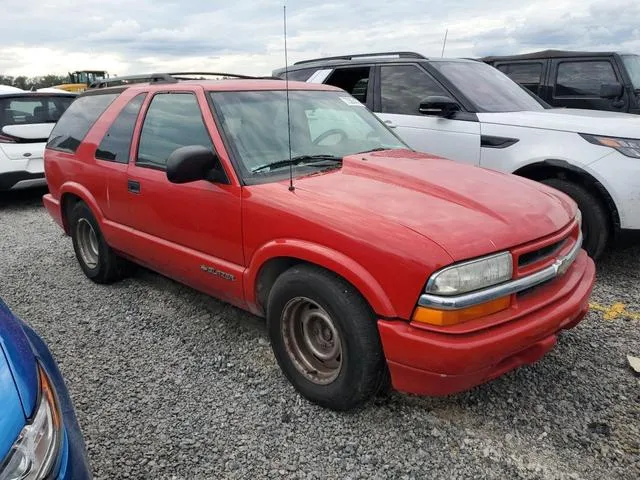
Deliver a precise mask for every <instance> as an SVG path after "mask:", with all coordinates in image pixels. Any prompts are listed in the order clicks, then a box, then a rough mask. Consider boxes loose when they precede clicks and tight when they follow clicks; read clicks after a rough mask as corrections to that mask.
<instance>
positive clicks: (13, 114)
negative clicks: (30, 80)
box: [0, 95, 75, 129]
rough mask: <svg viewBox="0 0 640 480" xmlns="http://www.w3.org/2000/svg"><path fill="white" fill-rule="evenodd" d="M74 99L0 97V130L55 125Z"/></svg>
mask: <svg viewBox="0 0 640 480" xmlns="http://www.w3.org/2000/svg"><path fill="white" fill-rule="evenodd" d="M74 98H75V97H73V96H44V95H30V96H27V97H4V98H3V97H0V129H1V128H2V127H4V126H9V125H25V124H33V123H55V122H57V121H58V119H59V118H60V116H61V115H62V114H63V113H64V111H65V110H66V109H67V107H69V105H71V102H72V101H73V100H74Z"/></svg>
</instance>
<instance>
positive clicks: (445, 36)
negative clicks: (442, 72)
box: [440, 28, 449, 57]
mask: <svg viewBox="0 0 640 480" xmlns="http://www.w3.org/2000/svg"><path fill="white" fill-rule="evenodd" d="M448 33H449V29H448V28H447V29H446V30H445V31H444V41H443V42H442V53H441V54H440V56H441V57H444V47H446V46H447V34H448Z"/></svg>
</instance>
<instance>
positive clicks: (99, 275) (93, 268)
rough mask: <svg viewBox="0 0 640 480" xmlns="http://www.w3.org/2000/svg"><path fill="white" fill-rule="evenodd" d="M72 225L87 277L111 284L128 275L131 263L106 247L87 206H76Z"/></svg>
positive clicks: (79, 258) (78, 204)
mask: <svg viewBox="0 0 640 480" xmlns="http://www.w3.org/2000/svg"><path fill="white" fill-rule="evenodd" d="M69 226H70V230H71V239H72V241H73V249H74V251H75V253H76V258H77V259H78V263H79V264H80V268H82V271H83V272H84V273H85V275H86V276H87V277H89V278H90V279H91V280H93V281H94V282H96V283H111V282H114V281H116V280H119V279H120V278H122V277H124V276H126V275H127V274H128V273H129V271H130V268H131V265H130V263H129V262H127V261H126V260H124V259H123V258H121V257H119V256H118V255H117V254H116V253H115V252H114V251H113V250H112V249H111V247H109V245H107V243H106V242H105V240H104V237H103V236H102V232H101V231H100V227H99V225H98V222H97V221H96V219H95V217H94V216H93V213H92V212H91V209H90V208H89V207H88V206H87V204H86V203H84V202H78V203H76V204H75V205H74V206H73V208H72V209H71V212H70V215H69Z"/></svg>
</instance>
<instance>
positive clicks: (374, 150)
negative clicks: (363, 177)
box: [354, 147, 393, 155]
mask: <svg viewBox="0 0 640 480" xmlns="http://www.w3.org/2000/svg"><path fill="white" fill-rule="evenodd" d="M383 150H393V148H387V147H377V148H372V149H371V150H363V151H362V152H358V153H354V155H360V154H362V153H371V152H382V151H383Z"/></svg>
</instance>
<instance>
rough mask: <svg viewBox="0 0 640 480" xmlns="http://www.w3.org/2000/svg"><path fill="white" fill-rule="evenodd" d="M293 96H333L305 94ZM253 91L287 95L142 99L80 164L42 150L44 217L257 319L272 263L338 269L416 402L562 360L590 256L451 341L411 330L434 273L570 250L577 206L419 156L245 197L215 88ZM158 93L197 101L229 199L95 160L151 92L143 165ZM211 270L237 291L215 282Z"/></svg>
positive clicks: (82, 153) (206, 185)
mask: <svg viewBox="0 0 640 480" xmlns="http://www.w3.org/2000/svg"><path fill="white" fill-rule="evenodd" d="M290 87H291V89H318V90H330V89H333V87H329V86H325V85H313V84H307V83H297V82H291V83H290ZM247 89H252V90H268V89H280V90H282V89H284V82H278V81H271V80H268V81H256V82H253V81H233V80H226V81H220V82H213V83H201V82H188V83H178V84H162V85H154V86H148V85H134V86H131V87H130V88H128V89H127V90H125V91H124V92H123V93H122V94H121V95H120V96H119V97H118V98H117V99H116V100H115V101H114V102H113V103H112V104H111V105H110V106H109V108H108V109H107V110H106V112H105V113H104V114H103V115H102V116H101V118H100V119H99V120H98V121H97V122H96V123H95V125H94V126H93V127H92V128H91V130H90V131H89V132H88V134H87V136H86V137H85V139H84V141H83V143H82V145H81V146H80V147H79V148H78V150H77V151H76V153H75V154H69V153H63V152H59V151H54V150H47V151H46V153H45V170H46V176H47V181H48V183H49V189H50V192H51V193H50V194H48V195H45V197H44V204H45V206H46V208H47V210H48V211H49V213H50V214H51V215H52V217H53V218H54V219H55V220H56V222H58V223H59V224H60V225H61V226H64V222H65V220H64V215H63V212H61V203H63V202H62V199H63V197H64V196H65V195H67V194H69V195H74V196H76V197H79V198H80V199H82V200H84V201H85V202H86V203H87V205H89V207H90V208H91V210H92V211H93V213H94V214H95V216H96V218H97V220H98V222H99V224H100V227H101V229H102V232H103V234H104V237H105V239H106V241H107V242H108V243H109V244H110V245H111V246H112V247H113V248H114V249H115V250H117V251H118V252H120V253H121V254H122V255H124V256H126V257H128V258H130V259H132V260H134V261H137V262H139V263H141V264H143V265H146V266H147V267H150V268H152V269H154V270H157V271H159V272H161V273H163V274H165V275H167V276H169V277H172V278H175V279H176V280H178V281H180V282H183V283H185V284H187V285H190V286H192V287H194V288H196V289H199V290H201V291H203V292H206V293H208V294H211V295H214V296H216V297H219V298H222V299H224V300H226V301H228V302H230V303H232V304H234V305H237V306H239V307H242V308H246V309H248V310H250V311H251V312H253V313H256V314H263V306H262V305H260V304H259V301H258V299H257V298H256V284H257V279H258V278H259V274H260V271H261V269H262V267H263V266H264V265H265V263H266V262H268V261H269V260H271V259H274V258H280V257H292V258H295V259H300V260H303V261H307V262H311V263H315V264H317V265H321V266H323V267H325V268H327V269H329V270H331V271H334V272H335V273H337V274H339V275H341V276H342V277H344V278H345V279H347V280H348V281H349V282H351V283H352V284H353V285H354V286H355V287H356V288H357V289H358V290H359V291H360V292H361V294H362V295H363V297H364V298H365V299H366V300H367V301H368V302H369V304H370V305H371V307H372V309H373V310H374V312H375V313H376V314H377V315H378V316H379V318H384V319H385V320H380V321H379V322H378V324H379V329H380V334H381V338H382V342H383V347H384V350H385V354H386V356H387V358H388V361H389V366H390V369H391V373H392V379H393V384H394V385H395V386H396V388H398V389H401V390H405V391H412V392H417V393H429V394H442V393H450V392H452V391H458V390H460V389H462V388H468V387H470V386H473V385H475V384H477V383H480V382H482V381H485V380H487V379H490V378H493V377H494V376H495V375H496V374H500V373H503V372H504V371H506V370H508V369H511V368H514V367H515V366H517V365H519V364H521V363H528V362H529V361H534V360H535V359H537V358H538V357H539V356H540V355H541V354H543V353H544V352H545V351H546V350H547V349H548V348H550V347H551V346H552V344H553V339H554V338H555V337H554V335H555V334H556V332H557V331H559V330H561V329H562V328H565V327H566V326H567V325H566V324H567V322H570V321H574V320H575V319H578V317H580V316H581V315H583V312H584V310H585V308H586V307H585V305H586V302H587V298H588V295H589V292H590V290H591V288H592V285H593V281H594V268H593V262H591V260H589V259H588V258H587V257H586V255H584V254H582V255H581V256H580V257H579V260H578V261H576V263H575V264H574V266H573V267H572V268H571V269H570V270H569V272H567V274H566V275H565V276H564V277H562V278H561V279H558V280H556V281H554V282H552V283H551V284H549V285H546V286H543V287H540V288H539V289H538V290H536V291H535V292H534V293H532V294H530V295H529V296H527V297H524V298H522V299H515V300H514V302H513V305H512V307H511V308H509V309H508V310H506V311H503V312H499V313H497V314H495V315H493V316H491V318H489V317H487V318H483V319H479V320H474V321H471V322H468V323H465V324H462V325H457V326H453V327H440V328H438V327H433V326H426V325H415V324H412V323H409V321H408V319H410V318H411V314H412V312H413V310H414V308H415V306H416V303H417V300H418V297H419V295H420V294H421V292H422V291H423V288H424V285H425V283H426V281H427V279H428V277H429V276H430V275H431V274H432V273H433V272H434V271H435V270H437V269H439V268H441V267H443V266H445V265H449V264H451V263H452V262H454V261H460V260H464V259H469V258H474V257H478V256H482V255H487V254H491V253H495V252H498V251H504V250H510V251H512V253H513V254H514V258H515V260H516V261H517V256H518V255H520V254H522V253H526V252H528V251H531V250H532V249H534V248H539V247H540V246H544V245H548V244H550V243H553V241H555V240H556V239H561V238H572V239H575V238H574V237H575V232H577V229H576V227H575V223H572V219H573V217H574V216H575V204H574V203H573V202H571V201H570V200H568V199H567V197H566V196H563V195H562V194H560V193H558V194H553V193H551V194H550V190H549V189H548V188H546V187H544V186H543V185H540V184H538V183H534V182H530V181H527V180H524V179H520V178H516V177H513V176H511V175H506V174H502V173H497V172H491V171H487V170H484V169H481V168H475V167H470V166H466V165H463V164H460V163H455V162H451V161H448V160H442V159H437V158H434V157H430V156H428V155H424V154H420V153H415V152H411V151H391V152H375V153H370V154H364V155H353V156H351V157H346V158H345V159H344V163H343V167H342V168H341V169H339V170H332V171H328V172H325V173H320V174H317V175H312V176H308V177H305V178H298V179H296V180H295V189H294V190H293V191H290V190H289V189H288V181H282V182H274V183H266V184H261V185H253V186H242V185H241V183H240V181H239V179H238V176H237V175H236V172H235V170H234V168H233V166H232V164H231V161H230V159H229V156H228V153H227V151H226V149H225V145H224V143H223V141H222V138H221V136H220V135H219V133H218V131H217V129H216V124H215V120H214V118H213V115H212V113H211V111H210V109H209V108H208V105H207V102H206V90H247ZM158 91H163V92H166V91H187V92H194V93H195V95H196V96H197V98H198V102H199V104H200V107H201V110H202V114H203V120H204V122H205V125H206V126H207V128H208V129H209V132H210V134H211V138H212V141H213V144H214V147H215V149H216V152H217V153H218V156H219V157H220V160H221V163H222V166H223V168H224V169H225V171H226V173H227V176H228V177H229V179H230V184H229V185H220V184H214V183H210V182H205V181H199V182H193V183H189V184H183V185H176V184H171V183H170V182H169V181H168V180H167V179H166V176H165V174H164V172H161V171H157V170H150V169H147V168H140V167H137V166H136V165H135V164H134V162H133V161H131V162H130V163H129V164H128V165H123V164H117V163H114V162H105V161H101V160H96V159H95V150H96V148H97V145H98V144H99V143H100V141H101V139H102V137H103V136H104V133H105V131H106V129H107V128H108V127H109V125H110V124H111V122H112V121H113V119H114V118H115V117H116V116H117V115H118V113H119V112H120V110H121V109H122V108H123V107H124V106H125V105H126V104H127V103H128V101H129V100H130V99H131V98H133V97H134V96H135V95H137V94H139V93H141V92H149V95H147V97H146V99H145V101H144V103H143V106H142V110H141V113H140V115H139V117H138V120H137V123H136V128H135V131H134V139H133V142H132V147H131V155H130V156H131V157H132V158H133V157H135V152H136V151H137V143H138V136H139V134H140V131H141V128H142V123H143V119H144V113H145V111H146V109H147V108H148V105H149V103H150V102H151V99H152V95H153V93H155V92H158ZM129 179H131V180H137V181H139V182H140V185H141V193H140V194H134V193H131V192H129V191H128V190H127V180H129ZM563 248H570V247H569V244H567V245H566V246H565V247H563ZM563 251H564V250H563ZM202 265H206V266H209V267H212V268H215V269H218V270H221V271H223V272H226V273H228V274H231V275H233V277H234V278H233V280H229V279H224V278H221V277H218V276H213V275H211V274H210V273H207V272H205V271H203V270H202V269H201V266H202ZM532 268H534V269H537V268H539V265H534V266H532V267H529V269H532ZM523 273H524V272H516V275H519V274H523ZM489 327H491V328H489ZM443 375H444V376H443Z"/></svg>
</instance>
